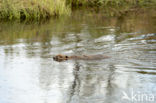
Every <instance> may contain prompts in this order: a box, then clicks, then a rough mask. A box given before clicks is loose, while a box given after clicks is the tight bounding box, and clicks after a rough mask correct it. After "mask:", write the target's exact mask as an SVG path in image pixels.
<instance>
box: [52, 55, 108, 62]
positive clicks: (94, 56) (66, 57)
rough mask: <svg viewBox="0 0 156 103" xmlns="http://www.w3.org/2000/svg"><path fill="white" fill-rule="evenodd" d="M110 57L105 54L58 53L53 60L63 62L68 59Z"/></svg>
mask: <svg viewBox="0 0 156 103" xmlns="http://www.w3.org/2000/svg"><path fill="white" fill-rule="evenodd" d="M106 58H109V56H105V55H101V54H98V55H82V56H76V55H73V56H67V55H62V54H58V55H56V56H54V57H53V60H55V61H58V62H62V61H66V60H71V59H74V60H100V59H106Z"/></svg>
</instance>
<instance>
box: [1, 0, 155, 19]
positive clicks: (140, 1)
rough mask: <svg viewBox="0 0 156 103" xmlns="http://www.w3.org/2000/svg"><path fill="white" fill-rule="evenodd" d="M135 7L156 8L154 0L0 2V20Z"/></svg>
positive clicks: (9, 0)
mask: <svg viewBox="0 0 156 103" xmlns="http://www.w3.org/2000/svg"><path fill="white" fill-rule="evenodd" d="M136 6H139V7H141V6H156V0H0V19H6V20H14V19H18V20H40V19H47V18H50V17H53V16H62V15H70V13H71V11H72V8H79V7H100V8H101V7H102V8H104V9H105V8H106V9H107V10H106V11H107V12H109V8H110V9H111V10H112V9H113V8H115V9H114V10H115V12H116V11H118V10H119V9H120V7H122V9H126V10H128V9H130V8H132V7H136Z"/></svg>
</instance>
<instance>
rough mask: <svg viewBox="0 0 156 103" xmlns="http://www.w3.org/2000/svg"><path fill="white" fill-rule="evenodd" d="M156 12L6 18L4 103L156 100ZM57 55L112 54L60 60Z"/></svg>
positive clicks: (1, 46) (0, 63)
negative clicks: (46, 18) (24, 20)
mask: <svg viewBox="0 0 156 103" xmlns="http://www.w3.org/2000/svg"><path fill="white" fill-rule="evenodd" d="M155 14H156V12H155V11H154V10H143V11H139V12H137V11H135V12H129V13H126V14H124V15H120V16H116V17H106V16H105V15H104V13H102V12H100V13H93V12H87V11H75V12H74V13H73V14H72V15H71V16H70V17H62V18H59V19H52V20H50V21H46V22H42V23H41V22H40V23H39V22H34V23H28V22H27V23H17V22H1V23H0V103H156V15H155ZM57 54H64V55H84V54H85V55H95V54H103V55H107V56H110V58H108V59H104V60H92V61H89V60H68V61H64V62H57V61H54V60H53V56H55V55H57Z"/></svg>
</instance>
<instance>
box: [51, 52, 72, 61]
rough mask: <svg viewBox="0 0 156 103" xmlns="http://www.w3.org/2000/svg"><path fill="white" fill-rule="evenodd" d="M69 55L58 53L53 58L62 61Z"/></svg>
mask: <svg viewBox="0 0 156 103" xmlns="http://www.w3.org/2000/svg"><path fill="white" fill-rule="evenodd" d="M68 58H69V57H68V56H66V55H61V54H59V55H56V56H54V57H53V59H54V60H55V61H58V62H61V61H64V60H68Z"/></svg>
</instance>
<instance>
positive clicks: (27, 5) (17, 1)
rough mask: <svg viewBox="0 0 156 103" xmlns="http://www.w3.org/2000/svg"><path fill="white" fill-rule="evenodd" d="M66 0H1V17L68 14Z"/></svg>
mask: <svg viewBox="0 0 156 103" xmlns="http://www.w3.org/2000/svg"><path fill="white" fill-rule="evenodd" d="M69 13H70V8H69V7H68V6H66V0H0V18H1V19H10V20H11V19H37V20H38V19H41V18H49V17H51V16H58V15H68V14H69Z"/></svg>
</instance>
